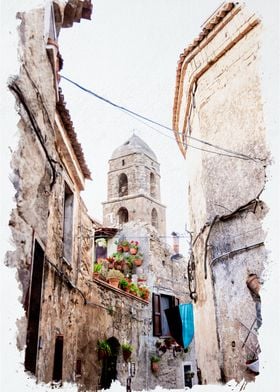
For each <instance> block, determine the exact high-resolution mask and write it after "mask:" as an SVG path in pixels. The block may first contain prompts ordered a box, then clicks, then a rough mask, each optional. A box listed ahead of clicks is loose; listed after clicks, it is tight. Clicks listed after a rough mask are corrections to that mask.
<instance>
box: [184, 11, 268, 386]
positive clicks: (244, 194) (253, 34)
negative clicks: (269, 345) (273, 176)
mask: <svg viewBox="0 0 280 392" xmlns="http://www.w3.org/2000/svg"><path fill="white" fill-rule="evenodd" d="M251 16H252V15H251V14H250V13H248V11H246V10H243V11H241V12H240V13H239V14H238V16H236V17H233V19H232V20H231V21H230V22H229V23H228V24H227V25H226V26H225V27H224V28H223V29H221V31H220V32H218V33H217V35H216V37H215V38H214V39H213V40H212V41H210V43H209V45H207V46H206V47H205V48H204V49H202V50H201V51H200V52H199V53H198V55H197V56H195V57H194V59H193V60H192V61H191V63H190V64H189V71H188V72H190V69H191V70H192V71H191V74H195V72H196V70H198V69H199V68H201V67H202V64H204V63H205V64H206V62H205V59H207V58H209V59H210V58H215V55H217V53H218V52H219V51H220V48H223V46H224V45H225V42H227V40H230V37H231V35H229V32H231V34H232V36H235V35H236V34H237V33H238V32H239V30H238V26H239V24H240V26H242V25H243V26H245V25H246V23H247V22H248V20H250V18H251ZM261 32H262V27H261V24H257V25H255V27H253V28H251V30H250V31H249V32H247V33H246V34H244V35H243V36H242V38H241V39H240V40H236V44H235V45H234V46H233V47H231V48H230V50H228V51H226V52H225V53H224V54H223V55H222V56H221V57H220V58H219V60H218V61H217V62H213V64H211V62H208V64H209V67H208V69H207V70H206V71H205V72H204V73H203V74H202V75H201V76H200V77H199V78H198V80H197V87H196V91H195V94H194V101H193V110H192V114H191V122H190V127H191V136H194V137H196V138H200V139H202V140H206V141H208V142H211V143H212V144H213V145H218V146H222V147H224V148H226V149H227V150H228V151H217V150H216V152H218V153H219V154H220V155H219V154H211V153H205V152H202V151H196V150H193V149H191V148H188V150H187V158H186V159H187V165H188V179H189V203H190V209H189V211H190V214H189V230H191V231H192V232H193V239H194V238H195V237H196V236H197V235H198V234H199V233H200V235H199V237H198V239H197V241H196V243H195V245H194V247H193V252H194V258H195V263H196V284H197V295H198V299H197V302H196V342H197V343H196V350H197V358H198V366H199V367H200V368H201V370H202V378H203V381H204V382H205V383H206V382H207V383H213V382H217V381H219V380H221V379H222V380H223V381H225V380H229V379H231V378H232V377H235V378H236V379H237V380H241V379H242V378H243V377H247V374H246V372H245V366H244V362H245V361H246V353H245V352H244V349H242V347H241V346H242V340H243V338H244V334H245V331H244V327H243V326H241V324H240V323H239V322H238V321H236V319H239V318H240V319H242V320H246V321H244V323H245V324H246V325H248V323H249V324H250V320H251V318H250V317H251V316H250V315H251V312H253V314H254V313H255V311H254V309H253V303H252V299H251V297H250V296H249V294H248V289H247V287H246V276H247V275H248V274H249V273H250V272H251V271H252V270H255V271H256V273H257V274H259V275H261V273H262V269H263V262H264V259H265V251H264V250H263V248H262V246H261V245H260V246H259V247H257V248H254V249H253V250H251V249H249V250H247V249H245V248H246V246H247V245H248V244H247V237H246V235H247V234H246V233H247V232H250V231H252V236H251V238H250V241H249V240H248V241H249V242H250V245H252V244H255V243H259V242H262V241H263V240H264V233H263V232H262V229H261V224H262V223H261V221H262V218H263V216H264V212H262V208H264V206H263V205H262V204H258V198H259V195H260V192H261V190H262V189H263V187H264V184H265V165H266V164H267V162H266V161H265V159H266V158H268V153H267V149H266V145H265V128H264V123H263V114H262V99H261V89H260V73H259V62H260V58H259V56H260V54H259V49H260V34H261ZM191 74H189V73H188V74H187V75H188V77H189V75H191ZM185 87H186V88H187V78H186V86H185ZM201 147H202V146H201ZM204 147H205V148H206V146H204ZM209 149H211V148H209ZM234 151H237V152H239V153H242V154H245V155H247V156H250V157H252V158H256V159H249V160H247V159H238V158H236V157H225V156H223V155H221V154H228V155H235V154H234ZM241 158H242V157H241ZM260 198H261V196H260ZM254 199H256V204H254V205H250V206H249V207H248V209H247V210H246V208H245V210H246V211H247V212H244V213H243V214H241V212H240V213H237V214H236V216H233V218H232V219H227V220H226V221H225V222H223V223H218V222H219V220H218V221H217V222H216V223H214V225H213V228H212V227H211V224H212V222H213V220H214V218H215V216H219V217H221V216H223V215H227V214H231V213H232V212H234V211H235V210H237V209H238V208H239V207H241V206H243V205H246V204H247V203H249V202H250V201H252V200H254ZM256 228H258V230H259V231H255V230H256ZM209 232H210V234H209ZM208 234H209V238H208ZM218 248H219V249H220V250H221V252H222V253H223V252H227V251H232V250H234V249H236V248H244V249H243V251H242V252H243V253H242V252H241V253H240V254H238V255H236V254H233V255H232V256H231V257H230V259H228V260H218V261H217V263H215V265H214V266H213V276H212V273H211V269H210V267H209V263H211V258H214V257H215V256H213V253H212V252H214V253H215V251H216V250H217V249H218ZM206 252H207V257H206V266H207V270H208V271H207V279H205V267H204V260H205V253H206ZM210 254H211V255H212V256H210ZM220 263H221V264H220ZM232 282H234V283H232ZM245 292H246V293H247V294H246V295H245V294H244V293H245ZM233 298H234V299H233ZM249 314H250V315H249ZM249 327H250V325H249ZM205 336H207V345H205V344H204V337H205ZM233 341H234V342H235V348H232V346H231V344H232V342H233ZM209 360H210V361H209ZM248 377H249V376H248Z"/></svg>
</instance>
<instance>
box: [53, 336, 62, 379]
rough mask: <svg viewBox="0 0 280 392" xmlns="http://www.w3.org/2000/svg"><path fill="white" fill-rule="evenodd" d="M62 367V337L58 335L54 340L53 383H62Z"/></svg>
mask: <svg viewBox="0 0 280 392" xmlns="http://www.w3.org/2000/svg"><path fill="white" fill-rule="evenodd" d="M62 365H63V336H62V335H58V336H57V337H56V339H55V348H54V361H53V381H54V382H56V383H58V382H60V381H62Z"/></svg>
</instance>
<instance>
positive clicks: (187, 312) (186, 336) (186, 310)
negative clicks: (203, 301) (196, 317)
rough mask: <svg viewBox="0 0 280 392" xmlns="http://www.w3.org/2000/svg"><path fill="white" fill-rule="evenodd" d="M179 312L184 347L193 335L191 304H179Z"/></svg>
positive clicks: (188, 343)
mask: <svg viewBox="0 0 280 392" xmlns="http://www.w3.org/2000/svg"><path fill="white" fill-rule="evenodd" d="M179 312H180V316H181V320H182V334H183V342H184V348H187V347H188V346H189V345H190V343H191V341H192V339H193V335H194V321H193V304H181V305H179Z"/></svg>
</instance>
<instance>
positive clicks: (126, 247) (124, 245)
mask: <svg viewBox="0 0 280 392" xmlns="http://www.w3.org/2000/svg"><path fill="white" fill-rule="evenodd" d="M121 246H122V248H123V251H124V252H128V251H129V242H128V241H127V240H122V242H121Z"/></svg>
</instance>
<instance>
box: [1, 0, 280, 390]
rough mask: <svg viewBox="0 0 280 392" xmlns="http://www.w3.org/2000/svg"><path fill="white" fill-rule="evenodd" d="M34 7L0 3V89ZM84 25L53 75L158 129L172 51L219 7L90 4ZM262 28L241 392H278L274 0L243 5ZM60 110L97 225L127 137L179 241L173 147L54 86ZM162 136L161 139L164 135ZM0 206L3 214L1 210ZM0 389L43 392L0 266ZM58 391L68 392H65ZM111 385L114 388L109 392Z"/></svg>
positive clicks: (166, 110) (8, 135) (13, 67)
mask: <svg viewBox="0 0 280 392" xmlns="http://www.w3.org/2000/svg"><path fill="white" fill-rule="evenodd" d="M42 3H43V1H42V0H9V1H4V0H3V1H1V2H0V5H1V12H0V15H1V23H0V29H1V34H0V39H1V48H2V54H3V55H5V61H3V60H2V61H1V62H0V66H1V72H0V77H1V86H4V85H6V84H7V80H8V78H9V77H10V76H11V75H17V74H18V73H19V66H20V64H19V62H18V53H17V46H18V33H17V26H18V24H19V21H18V20H16V18H15V15H16V13H17V12H18V11H23V10H30V9H32V8H33V7H35V6H37V5H38V4H42ZM93 3H94V10H93V15H92V21H87V20H82V21H81V23H80V24H75V25H74V26H73V28H71V29H63V30H62V32H61V35H60V40H59V41H60V51H61V54H62V56H63V58H64V67H63V70H62V72H61V73H62V75H65V76H67V77H69V78H71V79H73V80H74V81H76V82H78V83H80V84H81V85H83V86H85V87H87V88H89V89H91V90H93V91H94V92H97V93H98V94H100V95H103V96H105V97H106V98H108V99H111V100H112V101H115V102H116V103H118V104H121V105H122V106H127V107H128V108H129V109H131V110H134V111H136V112H139V113H141V114H144V115H145V116H148V117H150V118H152V119H155V120H156V121H158V122H161V123H163V124H167V125H168V126H170V125H171V121H172V106H173V95H174V87H175V75H176V66H177V61H178V59H179V55H180V53H181V52H182V51H183V49H184V48H185V47H186V46H187V45H188V44H189V43H190V42H191V41H192V40H193V39H194V38H195V37H196V36H197V35H198V34H199V32H200V30H201V28H200V26H201V24H202V23H203V22H204V21H205V20H206V19H207V18H208V17H209V16H210V15H211V14H212V12H213V11H214V10H215V9H216V8H217V6H219V4H220V2H219V1H215V0H207V1H206V0H119V1H116V0H94V1H93ZM246 3H247V5H248V6H253V7H254V9H255V10H256V11H257V12H259V13H260V15H261V17H262V18H263V20H264V23H263V24H264V30H263V32H264V36H263V37H264V38H263V42H264V47H263V49H262V50H263V62H262V67H263V68H262V70H261V74H262V75H263V78H262V84H263V91H264V94H263V98H264V115H265V123H266V129H267V142H268V144H269V147H270V149H271V156H272V165H271V167H269V168H268V171H267V186H266V189H265V191H264V193H263V199H264V201H265V203H267V205H268V206H269V210H268V213H267V217H266V219H265V221H264V227H265V229H266V230H267V237H266V240H265V242H266V247H267V249H268V260H267V263H266V267H267V268H266V276H267V279H266V282H265V284H264V287H263V289H262V314H263V320H264V323H263V325H262V328H261V329H260V343H261V347H262V353H261V356H260V359H261V366H262V372H261V373H260V375H259V376H258V379H257V382H256V383H250V384H248V385H247V387H246V392H263V391H268V392H270V391H272V392H274V391H277V390H279V377H277V374H278V373H279V368H280V355H279V352H280V345H279V325H280V323H279V319H280V317H279V306H278V305H279V302H280V298H279V279H280V271H279V258H280V254H279V233H278V230H276V229H275V228H277V227H279V221H280V220H279V218H280V217H279V199H280V196H279V171H280V169H279V166H280V165H279V156H280V154H279V145H280V140H279V106H280V99H279V97H280V94H279V93H280V92H279V85H280V83H279V69H280V64H279V58H280V57H279V42H280V32H279V3H278V1H277V0H266V1H265V2H264V1H262V0H252V1H247V2H246ZM61 86H62V89H63V93H64V95H65V100H66V102H67V106H68V108H69V109H70V113H71V116H72V120H73V123H74V126H75V129H76V132H77V134H78V138H79V141H80V142H81V143H82V146H83V149H84V152H85V157H86V160H87V162H88V165H89V167H90V169H91V171H92V177H93V181H92V182H88V183H87V185H86V191H85V192H83V193H84V196H83V197H84V199H85V201H86V204H87V206H88V208H89V211H90V213H91V214H92V216H94V217H96V218H101V217H102V208H101V202H102V201H105V200H106V183H107V177H106V176H107V170H108V166H107V161H108V159H109V158H110V156H111V154H112V152H113V150H114V149H115V148H116V147H118V146H119V145H120V144H122V143H123V142H124V141H125V140H126V139H128V138H129V137H130V135H131V133H132V131H133V129H134V130H135V132H136V134H138V135H139V136H140V137H142V138H143V139H144V140H145V141H146V142H147V143H148V144H149V145H150V147H151V148H152V149H153V150H154V152H155V153H156V155H157V157H158V160H159V162H160V164H161V175H162V182H161V185H162V201H163V203H165V204H166V205H167V220H168V231H167V232H168V233H170V232H171V231H173V230H175V231H178V232H180V233H184V229H185V228H184V225H185V221H186V214H187V211H186V209H187V203H186V184H185V181H186V178H185V164H184V160H183V158H182V157H181V155H180V152H179V149H178V147H177V145H176V143H175V142H174V141H173V140H172V139H169V138H167V137H165V136H162V135H160V134H158V133H156V132H155V131H153V130H152V129H150V128H147V127H146V126H144V125H143V124H141V123H138V122H136V121H135V120H132V119H131V118H130V117H127V116H125V115H124V114H123V113H119V112H118V111H116V110H113V109H112V108H110V107H108V108H107V107H106V105H105V104H104V103H101V102H99V101H96V100H95V99H94V98H93V97H91V96H87V95H86V94H85V93H83V92H81V91H79V90H77V88H74V87H73V86H71V85H70V84H68V83H66V82H65V81H61ZM0 104H1V128H2V129H1V143H0V149H1V153H0V160H1V162H0V170H1V190H2V191H1V193H0V197H1V203H0V204H1V209H0V213H1V219H0V227H1V235H0V253H1V256H2V257H1V260H3V259H4V255H5V253H6V252H7V250H12V249H13V245H12V242H11V238H10V230H9V229H8V221H9V216H10V212H11V210H12V208H13V207H15V205H14V193H15V190H14V188H13V186H12V184H11V182H10V180H9V175H10V174H11V167H10V160H11V152H12V151H15V150H16V148H17V143H18V132H17V121H18V116H17V114H16V111H15V104H14V98H13V96H12V95H11V93H10V92H9V91H8V89H7V88H6V89H2V90H1V100H0ZM164 133H166V132H164ZM3 207H4V208H3ZM0 278H1V283H0V308H1V316H0V319H1V323H0V327H1V331H0V346H1V347H0V389H1V390H5V392H10V391H11V392H14V391H17V390H20V391H21V392H25V391H31V390H34V391H35V390H36V391H37V390H42V391H47V390H49V389H48V388H47V387H46V386H45V385H40V384H36V383H35V381H34V380H33V379H32V378H28V377H27V375H26V373H25V372H24V370H23V360H24V352H23V351H22V352H19V351H18V350H17V347H16V344H15V341H16V335H17V328H16V323H17V322H18V320H19V319H20V318H21V317H22V316H23V309H22V306H21V304H20V302H19V298H20V297H21V290H20V287H19V285H18V282H17V279H16V272H15V269H13V268H6V267H5V265H4V263H3V262H1V264H0ZM62 389H63V390H67V391H68V390H69V391H70V390H71V392H72V391H75V392H76V388H75V387H73V385H70V386H68V385H67V384H65V385H64V387H63V388H62ZM239 389H240V388H239V387H238V386H236V385H235V383H234V381H232V382H231V383H229V385H226V386H224V387H222V386H217V385H212V386H211V385H207V386H203V387H200V386H197V387H194V388H193V391H194V392H196V391H197V390H198V391H199V392H200V391H203V392H204V391H213V392H217V391H220V390H221V391H233V390H236V391H238V390H239ZM119 390H121V389H120V388H119V387H118V386H116V387H115V388H114V391H115V392H117V391H119ZM122 390H124V389H122Z"/></svg>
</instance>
